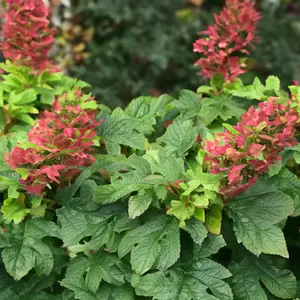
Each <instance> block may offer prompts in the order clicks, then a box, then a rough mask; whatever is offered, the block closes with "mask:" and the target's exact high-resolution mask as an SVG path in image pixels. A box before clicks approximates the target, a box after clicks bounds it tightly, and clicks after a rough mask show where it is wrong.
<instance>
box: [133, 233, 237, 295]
mask: <svg viewBox="0 0 300 300" xmlns="http://www.w3.org/2000/svg"><path fill="white" fill-rule="evenodd" d="M208 243H209V244H210V247H211V249H218V248H219V247H220V243H219V239H216V238H212V239H209V241H208ZM208 243H207V245H208ZM201 248H203V250H204V251H205V248H204V244H203V246H201ZM203 253H204V252H203ZM213 253H214V251H212V252H211V253H206V254H207V255H208V256H209V255H211V254H213ZM230 276H231V273H230V272H229V271H228V270H227V269H225V268H224V267H223V266H222V265H220V264H218V263H216V262H214V261H212V260H211V259H208V258H207V257H206V255H203V256H197V257H194V258H193V259H192V260H191V262H187V263H186V264H185V266H184V267H182V268H180V267H176V266H174V267H172V268H171V269H168V270H166V271H158V272H155V273H151V274H147V275H144V276H137V275H133V277H132V281H131V284H132V286H133V287H134V288H135V291H136V294H137V295H139V296H145V297H151V298H152V297H153V299H156V300H199V299H205V300H233V295H232V292H231V289H230V287H229V285H228V284H227V283H226V282H225V281H224V279H226V278H229V277H230Z"/></svg>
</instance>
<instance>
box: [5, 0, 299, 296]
mask: <svg viewBox="0 0 300 300" xmlns="http://www.w3.org/2000/svg"><path fill="white" fill-rule="evenodd" d="M47 15H48V12H47V9H46V8H45V6H44V4H43V2H42V0H34V1H33V0H31V1H25V0H9V1H8V11H7V13H6V23H5V25H4V30H5V31H6V32H9V35H10V37H9V38H7V39H6V40H5V42H4V43H3V45H2V50H3V52H4V51H8V52H4V55H6V56H7V57H6V58H7V59H8V60H7V62H6V63H5V64H3V65H1V68H2V70H3V72H4V73H3V74H2V75H1V76H2V79H1V81H0V92H1V95H2V96H1V97H0V108H1V111H0V112H1V113H0V117H1V122H0V125H1V127H0V128H1V134H0V152H1V157H0V192H1V194H0V199H1V214H0V216H1V217H0V226H1V228H0V249H1V272H0V278H1V281H0V286H1V289H0V299H1V300H2V299H22V300H27V299H28V300H43V299H45V300H52V299H55V300H74V299H79V300H134V299H141V300H142V299H145V300H147V299H149V300H150V299H153V300H173V299H178V300H200V299H203V300H218V299H219V300H246V299H247V300H276V299H290V300H295V299H297V297H299V296H300V294H299V288H298V286H299V284H298V282H299V277H300V273H299V270H300V268H299V267H300V265H299V259H298V257H299V216H300V182H299V179H298V176H299V174H300V172H299V164H300V147H299V143H298V135H299V128H300V125H299V114H300V87H299V86H298V84H297V82H294V83H293V84H292V85H291V86H290V87H289V91H283V90H282V89H281V87H280V82H279V79H278V78H277V77H275V76H270V77H269V78H268V79H267V80H266V82H265V83H262V82H261V81H260V80H259V79H255V80H254V82H253V84H251V85H246V86H245V85H244V84H243V82H242V81H241V79H239V77H238V75H240V74H241V73H245V72H246V71H247V70H246V65H245V59H246V58H245V55H246V56H247V54H248V53H249V52H248V51H249V49H248V45H249V44H251V43H252V42H253V43H255V42H256V41H258V36H259V32H257V30H256V25H257V24H256V23H257V21H258V20H259V18H260V16H259V14H258V13H257V11H256V10H255V6H254V3H253V2H251V1H245V2H244V1H238V0H227V2H226V5H225V8H224V10H223V11H222V12H221V14H220V16H215V20H216V25H214V26H212V27H210V28H209V29H208V31H206V32H204V33H203V34H204V35H205V38H203V37H202V36H201V37H200V39H199V40H198V41H196V42H195V44H194V49H195V51H196V52H199V53H200V55H201V58H200V60H199V61H198V62H197V63H196V64H197V65H200V67H201V71H200V72H202V73H203V74H205V75H206V76H207V77H208V78H210V85H208V86H200V87H199V89H198V91H197V92H193V91H189V90H182V91H181V92H180V93H179V95H178V97H177V98H173V97H171V96H168V95H161V96H159V97H150V96H143V97H139V98H136V99H134V100H132V101H131V102H130V104H129V105H128V106H127V107H126V108H125V109H124V110H123V109H121V108H116V109H115V110H113V111H111V110H110V109H109V108H108V107H106V106H104V105H101V104H99V103H98V102H97V101H96V99H94V97H93V96H92V95H91V94H88V93H87V92H86V88H88V85H87V84H86V83H84V82H82V81H78V80H75V79H72V78H69V77H67V76H65V75H63V74H62V73H60V72H58V70H57V69H56V68H55V67H54V66H53V64H52V63H51V61H50V60H49V59H48V57H47V54H48V50H49V48H48V47H49V45H50V44H48V42H47V41H52V40H53V37H52V36H51V34H52V30H51V29H49V28H48V22H47V19H46V16H47ZM23 19H27V21H29V23H28V28H27V29H28V30H29V32H31V34H32V35H28V38H27V37H26V36H22V39H20V38H19V37H18V31H16V30H15V29H16V26H19V24H20V22H21V21H22V20H23ZM42 24H43V25H42ZM39 26H40V27H39ZM37 28H40V30H37V31H34V30H35V29H37ZM33 29H34V30H33ZM37 33H38V35H37ZM44 33H45V34H46V33H47V34H46V36H47V39H46V40H45V39H44V38H45V35H44ZM28 34H29V33H28ZM37 40H39V42H40V43H39V45H40V46H41V48H39V47H37V48H35V46H34V45H36V43H37ZM45 41H46V42H45ZM24 42H26V47H25V46H24V47H25V48H26V49H30V51H29V52H27V51H24V52H21V51H19V50H18V47H16V45H17V44H18V45H19V44H20V43H24ZM35 50H36V51H37V52H35ZM5 53H8V54H5ZM41 53H43V55H40V54H41ZM35 114H36V115H38V117H34V116H35ZM20 116H22V117H20ZM26 124H27V125H26ZM25 125H26V126H25Z"/></svg>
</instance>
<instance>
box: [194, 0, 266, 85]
mask: <svg viewBox="0 0 300 300" xmlns="http://www.w3.org/2000/svg"><path fill="white" fill-rule="evenodd" d="M214 18H215V24H214V25H212V26H209V27H208V30H206V31H203V32H202V35H203V38H200V39H199V40H197V41H196V42H195V43H194V52H198V53H201V54H202V55H203V57H202V58H200V59H199V60H198V61H197V62H196V63H195V65H199V66H200V67H201V71H200V73H201V74H203V75H204V76H206V77H207V78H211V77H214V76H215V75H217V74H222V75H223V76H224V78H225V81H227V82H231V81H233V80H235V79H236V78H237V77H238V76H239V75H240V74H243V73H244V72H245V64H244V63H243V61H242V59H241V57H240V56H241V55H243V56H244V55H249V50H248V47H249V46H251V45H252V43H253V42H256V41H258V38H257V37H256V23H257V21H258V20H259V19H260V18H261V17H260V14H259V12H257V11H256V9H255V3H254V1H251V0H227V1H226V5H225V8H224V9H223V10H222V11H221V13H220V15H214Z"/></svg>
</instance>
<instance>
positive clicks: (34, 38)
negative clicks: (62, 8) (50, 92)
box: [1, 0, 56, 72]
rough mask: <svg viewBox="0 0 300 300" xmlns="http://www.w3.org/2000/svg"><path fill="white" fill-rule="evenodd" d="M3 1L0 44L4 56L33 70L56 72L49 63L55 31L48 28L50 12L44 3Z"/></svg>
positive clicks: (14, 0) (39, 0) (27, 0)
mask: <svg viewBox="0 0 300 300" xmlns="http://www.w3.org/2000/svg"><path fill="white" fill-rule="evenodd" d="M6 1H7V3H8V10H7V12H6V13H5V14H4V15H3V17H4V19H5V23H4V24H3V28H2V36H3V38H4V41H3V43H2V45H1V50H2V52H3V55H4V57H5V58H6V59H9V60H11V61H12V62H14V63H16V64H19V65H22V66H28V67H31V68H32V69H33V70H34V71H38V72H41V71H44V70H48V71H56V68H54V67H53V66H51V63H50V61H49V60H48V54H49V51H50V49H51V47H52V43H53V41H54V37H53V34H54V30H53V29H50V28H49V21H48V19H47V17H48V13H49V12H48V9H47V8H46V6H45V4H44V2H43V0H6Z"/></svg>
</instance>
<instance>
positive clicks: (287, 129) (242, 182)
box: [205, 97, 299, 197]
mask: <svg viewBox="0 0 300 300" xmlns="http://www.w3.org/2000/svg"><path fill="white" fill-rule="evenodd" d="M276 99H277V98H275V97H271V98H270V99H269V100H268V101H266V102H262V103H260V104H259V106H258V108H257V109H254V107H250V109H249V110H248V111H247V112H246V113H245V114H244V115H243V116H242V118H241V122H239V123H238V124H237V126H233V130H230V131H231V132H230V131H228V130H225V132H221V133H216V134H215V139H214V140H213V141H206V145H205V150H206V151H207V152H208V154H207V155H206V161H207V163H208V165H209V168H210V171H211V173H213V174H222V175H223V179H222V180H223V184H224V188H223V189H222V190H221V191H220V192H221V193H223V194H225V195H227V196H229V197H232V196H234V195H237V194H239V193H241V192H243V191H245V190H246V189H247V188H248V187H249V186H251V185H252V184H254V183H255V181H256V179H257V177H258V175H259V174H261V173H265V172H267V171H268V170H269V166H270V165H272V164H273V163H274V162H276V161H279V160H281V156H280V155H279V153H280V152H281V151H282V150H283V149H284V148H285V147H289V146H293V145H296V144H297V141H296V139H295V132H296V129H297V126H298V125H296V121H297V120H298V118H299V116H298V114H297V113H296V112H295V110H294V109H292V108H291V107H290V104H291V103H289V104H288V105H286V106H285V105H282V104H277V103H276Z"/></svg>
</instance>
